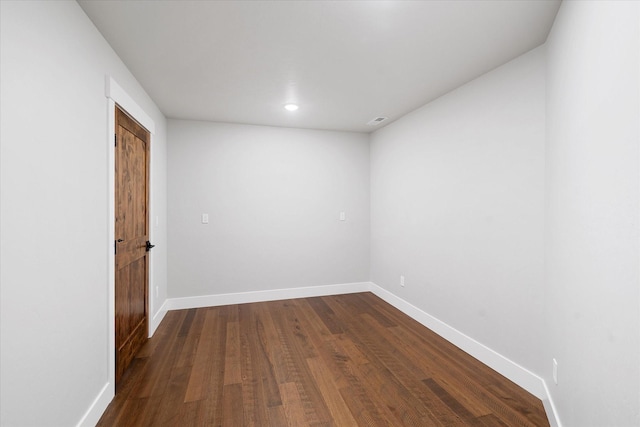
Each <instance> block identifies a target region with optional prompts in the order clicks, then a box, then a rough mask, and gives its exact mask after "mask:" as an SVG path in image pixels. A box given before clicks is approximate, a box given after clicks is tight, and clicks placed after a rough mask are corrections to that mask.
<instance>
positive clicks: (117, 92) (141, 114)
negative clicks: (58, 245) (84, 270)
mask: <svg viewBox="0 0 640 427" xmlns="http://www.w3.org/2000/svg"><path fill="white" fill-rule="evenodd" d="M105 96H106V97H107V104H108V105H107V153H108V154H107V173H108V190H107V193H108V194H107V197H108V224H107V226H108V240H107V254H108V255H107V256H108V263H107V269H108V270H107V283H108V292H107V304H108V307H107V325H108V333H107V340H108V343H107V349H108V350H107V351H108V393H109V395H110V396H112V397H113V396H115V377H116V347H115V253H114V246H113V242H114V241H115V238H114V236H115V218H116V217H115V146H114V135H115V128H116V117H115V111H116V109H115V107H116V104H117V105H119V106H120V108H121V109H122V110H124V111H126V112H127V114H129V115H130V116H131V117H133V118H134V119H135V120H136V121H137V122H138V123H140V124H141V125H142V126H143V127H145V128H146V129H147V130H148V131H149V134H150V147H149V189H148V191H149V240H151V241H155V239H154V237H155V236H154V234H155V233H154V228H155V227H154V226H153V225H154V224H155V221H153V218H154V217H155V216H154V214H155V213H154V204H153V191H152V188H153V163H154V162H153V139H154V135H155V128H156V127H155V123H154V121H153V120H152V119H151V117H150V116H149V115H148V114H147V113H146V112H145V111H144V109H143V108H142V107H140V106H139V105H138V103H137V102H135V101H134V100H133V98H132V97H131V96H129V94H128V93H127V92H125V90H124V89H122V87H121V86H120V85H119V84H118V83H117V82H116V81H115V80H114V79H113V77H111V76H109V75H107V76H105ZM153 258H154V257H153V255H151V252H149V283H148V289H147V307H148V312H147V316H148V318H149V320H150V319H151V317H152V316H153V313H154V311H155V308H156V307H154V298H153V297H152V295H155V294H152V292H151V290H152V289H153V283H154V280H153ZM152 333H153V331H152V329H151V322H149V336H151V335H152Z"/></svg>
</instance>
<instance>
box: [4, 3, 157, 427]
mask: <svg viewBox="0 0 640 427" xmlns="http://www.w3.org/2000/svg"><path fill="white" fill-rule="evenodd" d="M0 17H1V21H0V76H1V78H0V90H1V92H2V98H1V103H0V109H1V118H0V122H1V130H0V140H1V180H2V181H1V223H0V225H1V242H0V249H1V257H0V262H1V272H0V280H1V289H0V293H1V297H0V300H1V303H0V304H1V343H0V357H1V360H0V370H1V374H0V393H1V395H0V425H3V426H12V427H15V426H72V425H76V424H77V423H78V422H79V421H80V420H81V419H82V417H83V415H84V414H85V412H86V411H87V410H88V409H89V408H90V407H91V405H92V402H93V401H94V399H96V398H97V397H98V396H99V394H100V393H101V391H102V390H103V389H104V388H105V386H106V385H107V383H108V364H109V354H108V346H109V336H108V325H109V322H111V321H112V320H110V319H108V317H107V311H108V301H107V295H108V279H107V277H108V271H107V268H108V267H107V264H108V253H109V251H112V250H113V241H111V242H109V240H108V222H109V220H110V219H109V217H108V204H109V200H108V176H109V173H108V170H107V166H108V149H109V148H108V147H109V146H108V144H109V142H108V141H109V140H110V138H109V139H108V137H107V135H108V133H109V129H108V128H107V126H108V124H107V122H108V111H107V106H108V100H107V98H106V97H105V75H110V76H112V77H113V78H114V79H115V80H116V81H117V82H118V83H119V85H120V86H121V87H122V88H124V90H125V91H126V92H127V93H128V94H129V95H130V96H131V97H132V98H133V99H134V100H135V101H136V103H137V104H138V105H139V106H141V108H143V109H144V111H145V112H146V113H147V114H148V115H149V116H150V117H151V118H152V119H153V121H154V122H155V129H156V134H155V135H154V137H153V147H152V168H153V175H152V177H151V187H152V192H153V194H152V201H153V202H152V203H153V206H152V211H153V212H154V214H155V215H157V216H158V217H159V224H160V225H159V227H156V228H155V229H154V230H153V235H154V239H155V242H154V243H157V245H158V246H157V248H156V249H154V251H156V252H154V255H153V256H154V257H155V258H154V269H155V270H154V271H153V277H154V281H155V284H156V285H158V286H159V287H160V289H161V291H160V296H161V297H162V295H164V294H165V292H166V291H165V288H166V267H165V266H166V260H165V259H164V258H165V257H166V255H165V250H166V232H165V224H166V217H165V212H166V197H165V196H164V193H165V192H166V183H165V181H166V163H165V162H166V160H165V159H166V154H165V153H164V151H165V150H166V122H165V119H164V117H163V116H162V114H161V113H160V112H159V110H158V109H157V108H156V106H155V105H154V104H153V102H152V101H151V100H150V99H149V97H148V96H147V95H146V94H145V93H144V91H143V89H142V88H141V87H140V86H139V85H138V83H137V82H136V80H135V79H134V78H133V76H132V75H131V74H130V73H129V72H128V71H127V69H126V67H125V66H124V64H123V63H122V62H121V61H120V60H119V59H118V57H117V56H116V54H115V53H114V52H113V50H112V49H111V48H110V47H109V45H108V44H107V42H106V41H105V40H104V39H103V38H102V36H101V35H100V33H99V32H98V31H97V29H96V28H95V27H94V26H93V24H92V23H91V21H90V20H89V19H88V18H87V16H86V15H85V14H84V12H83V11H82V9H81V8H80V7H79V6H78V4H77V3H76V2H74V1H43V2H23V1H17V2H11V1H2V2H0ZM158 305H159V304H155V306H156V307H157V306H158Z"/></svg>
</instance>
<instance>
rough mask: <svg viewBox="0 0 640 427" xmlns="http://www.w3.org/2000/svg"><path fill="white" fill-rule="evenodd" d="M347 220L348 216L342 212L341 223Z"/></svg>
mask: <svg viewBox="0 0 640 427" xmlns="http://www.w3.org/2000/svg"><path fill="white" fill-rule="evenodd" d="M346 219H347V214H346V213H345V212H344V211H343V212H340V221H344V220H346Z"/></svg>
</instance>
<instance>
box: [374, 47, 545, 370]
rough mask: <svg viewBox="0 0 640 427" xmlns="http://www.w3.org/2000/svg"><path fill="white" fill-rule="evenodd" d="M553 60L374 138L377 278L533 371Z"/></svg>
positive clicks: (480, 84) (535, 54) (514, 64)
mask: <svg viewBox="0 0 640 427" xmlns="http://www.w3.org/2000/svg"><path fill="white" fill-rule="evenodd" d="M544 67H545V66H544V48H538V49H536V50H534V51H531V52H529V53H527V54H525V55H523V56H521V57H519V58H517V59H515V60H513V61H511V62H509V63H507V64H506V65H503V66H502V67H500V68H498V69H496V70H494V71H492V72H490V73H488V74H485V75H484V76H481V77H479V78H478V79H476V80H474V81H472V82H470V83H469V84H466V85H464V86H462V87H460V88H459V89H457V90H455V91H453V92H451V93H449V94H447V95H445V96H443V97H441V98H439V99H437V100H436V101H434V102H432V103H430V104H427V105H426V106H424V107H422V108H420V109H418V110H416V111H414V112H413V113H411V114H409V115H407V116H405V117H403V118H401V119H399V120H398V121H396V122H395V123H392V124H391V125H389V126H387V127H386V128H383V129H381V130H379V131H376V132H375V133H374V134H373V136H372V140H371V266H372V267H371V272H372V273H371V278H372V281H373V282H374V283H376V284H377V285H379V286H381V287H383V288H385V289H387V290H388V291H390V292H392V293H394V294H395V295H397V296H399V297H400V298H402V299H404V300H407V301H409V302H411V303H412V304H413V305H415V306H416V307H418V308H419V309H421V310H423V311H425V312H427V313H429V314H431V315H432V316H435V317H436V318H438V319H440V320H442V321H444V322H445V323H447V324H448V325H450V326H452V327H454V328H456V329H457V330H458V331H460V332H462V333H464V334H466V335H468V336H470V337H471V338H473V339H475V340H477V341H479V342H480V343H482V344H484V345H485V346H487V347H489V348H491V349H493V350H494V351H497V352H498V353H500V354H502V355H503V356H506V357H507V358H509V359H511V360H512V361H514V362H516V363H517V364H520V365H521V366H523V367H525V368H527V369H529V370H533V371H539V370H540V369H541V360H540V359H541V358H540V356H539V354H540V350H539V349H540V347H541V346H542V345H543V336H542V334H541V328H540V325H541V323H542V310H543V303H544V293H543V289H544V286H543V257H544V256H543V234H544V233H543V205H544V131H545V110H544V108H545V95H544V93H545V92H544V91H545V82H544V70H545V68H544ZM400 275H404V276H405V280H406V282H405V283H406V285H405V287H404V288H402V287H400V282H399V277H400Z"/></svg>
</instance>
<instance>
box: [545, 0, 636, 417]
mask: <svg viewBox="0 0 640 427" xmlns="http://www.w3.org/2000/svg"><path fill="white" fill-rule="evenodd" d="M639 21H640V3H638V2H627V1H623V2H614V1H604V2H598V1H565V2H563V4H562V6H561V8H560V11H559V13H558V16H557V18H556V22H555V25H554V27H553V30H552V32H551V34H550V36H549V39H548V42H547V45H548V46H547V48H548V63H547V64H548V65H547V137H548V141H547V142H548V143H547V148H546V153H547V155H546V167H547V172H546V178H547V185H546V192H547V207H546V226H547V235H546V236H547V238H546V266H547V267H546V280H547V299H548V302H547V310H546V318H547V319H548V325H547V334H546V336H545V341H546V342H547V343H548V346H549V347H548V348H547V352H546V356H545V361H544V362H545V369H544V378H545V380H546V382H547V384H548V386H549V390H550V392H551V396H552V398H553V401H554V403H555V404H556V407H557V408H558V412H559V414H560V419H561V421H562V423H563V425H565V426H580V427H590V426H592V427H600V426H617V427H631V426H638V425H640V412H639V399H640V396H639V394H638V387H639V384H640V381H639V379H640V377H639V375H640V373H639V369H640V349H639V339H640V325H639V323H640V317H639V312H640V307H639V305H638V301H639V283H638V279H639V278H638V264H639V254H638V238H639V235H638V215H639V214H640V211H639V209H638V196H639V193H638V191H639V190H640V188H639V185H638V184H639V179H640V175H639V170H640V169H639V167H638V164H639V161H638V156H639V154H640V153H639V151H638V145H639V142H640V141H639V130H638V127H639V125H640V123H639V120H640V109H639V102H640V101H639V90H640V88H639V87H638V85H639V81H640V68H639V65H638V62H639V54H640V52H639V51H640V34H639V29H638V27H639ZM552 358H556V360H557V361H558V384H557V385H555V384H554V382H553V379H552V360H551V359H552Z"/></svg>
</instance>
